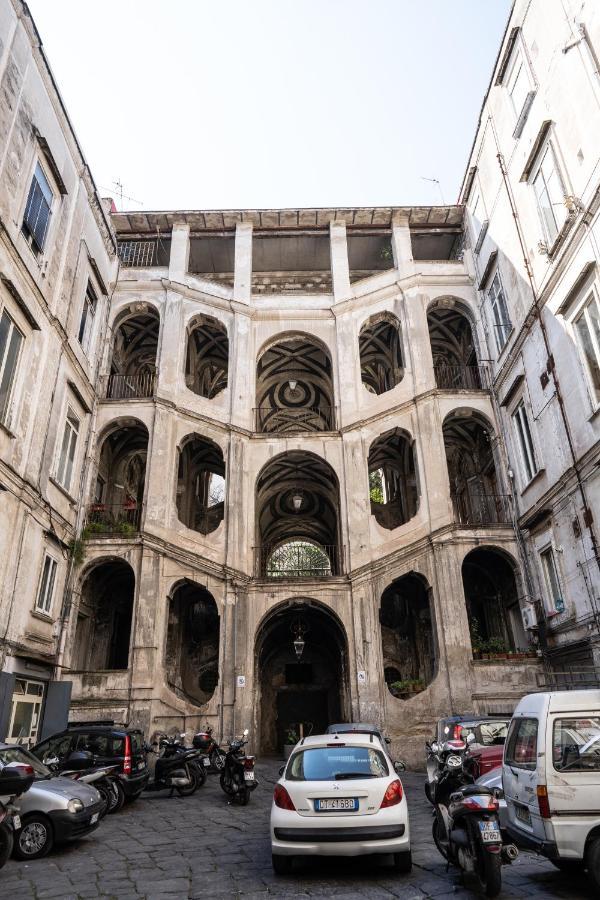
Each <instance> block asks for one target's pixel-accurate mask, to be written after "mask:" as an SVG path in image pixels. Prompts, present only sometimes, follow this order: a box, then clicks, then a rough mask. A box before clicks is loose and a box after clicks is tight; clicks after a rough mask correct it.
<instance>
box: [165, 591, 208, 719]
mask: <svg viewBox="0 0 600 900" xmlns="http://www.w3.org/2000/svg"><path fill="white" fill-rule="evenodd" d="M219 640H220V620H219V611H218V608H217V604H216V603H215V599H214V597H213V596H212V594H211V593H210V592H209V591H208V590H207V589H206V588H205V587H202V585H199V584H195V583H194V582H193V581H189V580H187V579H186V580H184V581H182V582H180V583H179V584H178V585H177V586H176V587H175V589H174V590H173V591H172V592H171V595H170V597H169V610H168V628H167V643H166V650H165V663H166V670H167V680H168V682H169V684H170V685H171V686H172V687H174V688H175V689H176V690H178V691H181V692H182V693H183V694H185V695H186V697H188V698H189V699H190V700H191V701H192V702H193V703H195V704H197V705H199V706H201V705H203V704H204V703H208V701H209V700H210V699H211V697H212V696H213V694H214V692H215V690H216V688H217V685H218V683H219Z"/></svg>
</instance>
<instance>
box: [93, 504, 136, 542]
mask: <svg viewBox="0 0 600 900" xmlns="http://www.w3.org/2000/svg"><path fill="white" fill-rule="evenodd" d="M141 516H142V510H141V507H140V506H137V504H136V505H132V504H128V503H111V504H108V503H92V504H90V506H88V508H87V514H86V519H85V530H86V532H87V535H88V537H93V536H94V535H97V536H98V537H102V536H104V535H120V536H121V537H128V536H129V535H132V534H136V533H137V532H138V531H139V530H140V522H141Z"/></svg>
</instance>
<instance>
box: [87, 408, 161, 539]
mask: <svg viewBox="0 0 600 900" xmlns="http://www.w3.org/2000/svg"><path fill="white" fill-rule="evenodd" d="M148 440H149V436H148V429H147V428H146V426H145V425H144V424H143V422H140V421H139V420H138V419H133V418H125V419H120V420H118V421H116V422H114V423H113V424H112V425H111V426H109V428H108V429H107V430H105V432H104V436H103V437H102V438H101V444H100V453H99V458H98V471H97V474H96V483H95V485H94V496H93V499H92V503H91V505H90V507H89V509H88V516H87V524H86V528H87V529H88V531H89V532H91V533H94V532H99V533H102V532H106V533H119V534H123V535H124V536H126V535H127V534H128V533H132V532H136V531H138V530H139V528H140V524H141V513H142V506H143V502H144V491H145V484H146V459H147V455H148Z"/></svg>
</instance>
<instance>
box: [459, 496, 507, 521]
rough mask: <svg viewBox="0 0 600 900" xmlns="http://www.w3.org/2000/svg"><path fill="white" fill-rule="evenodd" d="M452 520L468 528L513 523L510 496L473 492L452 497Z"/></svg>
mask: <svg viewBox="0 0 600 900" xmlns="http://www.w3.org/2000/svg"><path fill="white" fill-rule="evenodd" d="M452 506H453V508H454V519H455V521H456V522H458V523H460V524H461V525H466V526H468V527H469V528H479V527H480V526H486V525H511V524H512V523H513V515H512V501H511V497H510V494H485V493H478V492H475V491H470V492H466V491H465V492H463V493H461V494H453V495H452Z"/></svg>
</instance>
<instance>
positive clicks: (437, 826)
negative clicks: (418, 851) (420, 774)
mask: <svg viewBox="0 0 600 900" xmlns="http://www.w3.org/2000/svg"><path fill="white" fill-rule="evenodd" d="M467 746H468V743H467V742H465V741H458V740H452V741H446V742H445V743H443V744H441V745H438V744H436V743H434V744H431V745H428V752H431V753H432V754H433V755H435V757H436V760H437V768H438V771H437V775H436V776H435V777H434V780H433V781H432V782H429V794H428V796H430V800H431V802H432V804H433V806H434V809H433V829H432V836H433V840H434V842H435V845H436V847H437V848H438V850H439V851H440V853H441V854H442V856H443V857H444V859H446V860H447V861H448V863H452V864H454V865H456V866H458V867H459V868H460V869H461V871H462V873H463V881H464V884H465V887H467V888H472V889H473V890H476V891H478V892H479V893H483V894H485V896H486V897H496V896H497V895H498V894H499V893H500V891H501V889H502V873H501V867H502V864H503V863H511V862H513V861H514V860H515V859H516V858H517V856H518V855H519V851H518V850H517V848H516V846H515V845H514V844H503V843H502V835H501V831H500V823H499V820H498V799H497V797H496V793H495V791H494V790H493V789H490V788H487V787H485V786H484V785H480V784H473V777H472V775H471V774H470V773H469V771H468V770H467V768H466V766H465V754H466V750H467Z"/></svg>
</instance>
